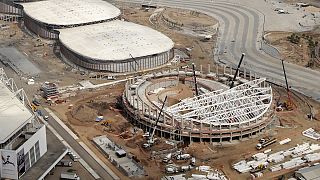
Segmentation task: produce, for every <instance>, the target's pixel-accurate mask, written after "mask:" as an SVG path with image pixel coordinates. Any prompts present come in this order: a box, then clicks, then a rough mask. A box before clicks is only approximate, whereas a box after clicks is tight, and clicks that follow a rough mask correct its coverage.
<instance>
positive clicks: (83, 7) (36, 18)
mask: <svg viewBox="0 0 320 180" xmlns="http://www.w3.org/2000/svg"><path fill="white" fill-rule="evenodd" d="M21 5H22V6H23V15H24V24H25V26H26V27H27V28H28V29H29V30H31V31H32V32H34V33H35V34H37V35H39V36H40V37H43V38H47V39H57V38H58V32H57V31H56V29H63V28H70V27H77V26H83V25H89V24H96V23H101V22H106V21H110V20H114V19H116V18H117V17H118V16H119V15H120V14H121V12H120V10H119V9H118V8H117V7H115V6H113V5H112V4H110V3H108V2H106V1H102V0H81V1H79V0H47V1H37V2H28V3H21Z"/></svg>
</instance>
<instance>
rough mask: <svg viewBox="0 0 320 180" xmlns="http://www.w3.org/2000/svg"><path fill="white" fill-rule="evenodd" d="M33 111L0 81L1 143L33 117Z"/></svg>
mask: <svg viewBox="0 0 320 180" xmlns="http://www.w3.org/2000/svg"><path fill="white" fill-rule="evenodd" d="M32 116H33V115H32V113H31V112H30V111H29V110H28V109H27V108H26V107H25V106H24V105H23V104H22V103H21V101H20V100H18V98H17V97H16V96H15V95H14V93H13V92H11V91H10V90H9V89H8V88H7V87H6V86H5V84H3V82H2V81H0V144H1V143H4V142H6V141H7V140H8V139H9V138H10V137H11V136H12V135H13V134H15V133H16V132H17V131H19V130H20V128H22V127H23V126H24V125H25V124H27V123H28V122H29V121H30V120H31V119H32Z"/></svg>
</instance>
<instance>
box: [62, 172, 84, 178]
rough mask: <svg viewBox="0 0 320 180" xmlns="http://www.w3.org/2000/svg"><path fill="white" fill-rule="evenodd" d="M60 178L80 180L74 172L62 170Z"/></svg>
mask: <svg viewBox="0 0 320 180" xmlns="http://www.w3.org/2000/svg"><path fill="white" fill-rule="evenodd" d="M60 179H73V180H80V177H79V176H78V175H77V174H76V173H69V172H62V173H61V175H60Z"/></svg>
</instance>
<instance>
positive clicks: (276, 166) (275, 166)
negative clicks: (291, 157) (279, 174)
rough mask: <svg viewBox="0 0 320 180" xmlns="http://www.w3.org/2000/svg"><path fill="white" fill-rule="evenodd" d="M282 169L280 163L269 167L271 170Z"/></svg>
mask: <svg viewBox="0 0 320 180" xmlns="http://www.w3.org/2000/svg"><path fill="white" fill-rule="evenodd" d="M281 169H282V167H281V164H277V165H274V166H272V167H271V168H270V171H271V172H275V171H280V170H281Z"/></svg>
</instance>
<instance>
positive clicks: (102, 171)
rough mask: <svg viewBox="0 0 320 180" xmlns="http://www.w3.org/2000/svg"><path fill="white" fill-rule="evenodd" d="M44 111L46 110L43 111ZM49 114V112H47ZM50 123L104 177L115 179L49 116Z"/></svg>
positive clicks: (108, 179) (107, 179)
mask: <svg viewBox="0 0 320 180" xmlns="http://www.w3.org/2000/svg"><path fill="white" fill-rule="evenodd" d="M43 112H44V111H43ZM46 115H49V114H46ZM48 123H49V124H50V125H51V126H52V127H53V128H54V129H55V130H56V131H57V132H58V133H59V135H60V136H62V137H63V139H64V140H65V141H66V142H67V143H68V144H69V145H70V146H71V147H72V148H73V149H74V150H75V151H76V153H77V154H79V156H80V157H81V158H82V159H83V160H84V161H85V162H86V163H88V165H89V166H90V167H91V168H92V169H93V170H94V171H95V172H96V173H97V174H98V175H99V176H100V177H101V178H103V179H105V180H110V179H113V178H112V177H111V176H110V175H109V174H108V172H107V171H105V170H104V169H103V168H102V167H101V166H100V165H99V164H98V163H97V161H96V160H95V159H93V158H92V156H91V155H90V154H89V153H88V152H87V151H85V150H84V149H83V147H82V146H80V144H79V143H78V142H77V141H76V140H75V139H74V138H73V137H72V136H71V135H70V134H69V133H68V132H67V131H66V130H65V129H64V128H63V127H61V125H60V124H59V123H58V122H57V121H55V120H53V119H52V117H50V118H49V120H48Z"/></svg>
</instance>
